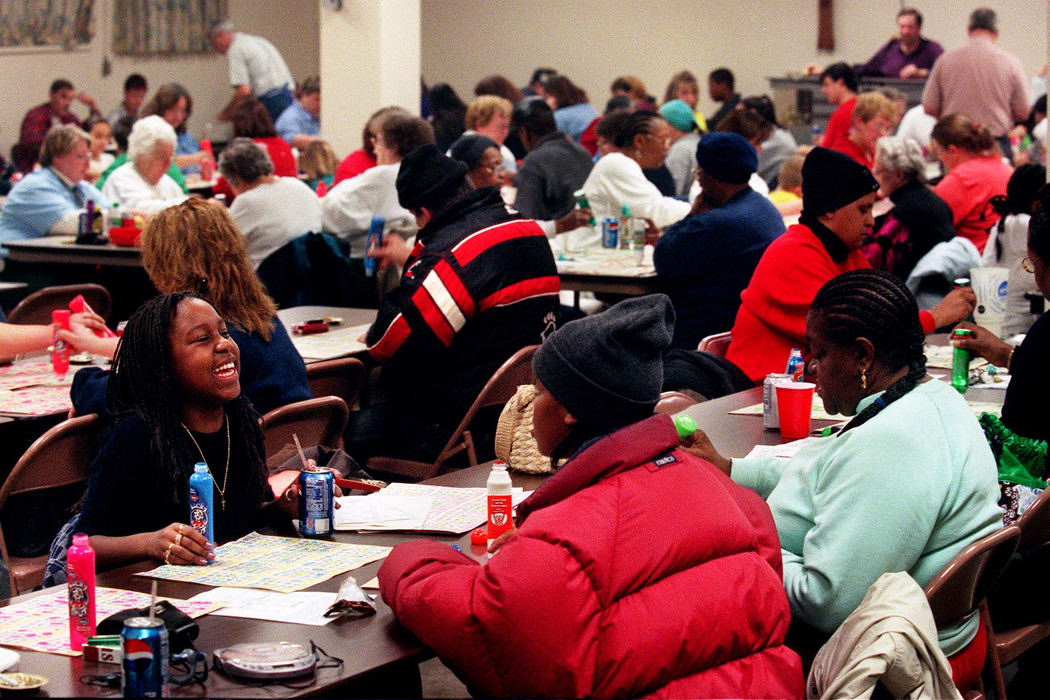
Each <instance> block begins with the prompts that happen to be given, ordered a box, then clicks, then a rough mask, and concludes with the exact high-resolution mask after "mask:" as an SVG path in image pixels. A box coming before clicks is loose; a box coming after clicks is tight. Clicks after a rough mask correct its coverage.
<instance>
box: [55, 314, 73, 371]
mask: <svg viewBox="0 0 1050 700" xmlns="http://www.w3.org/2000/svg"><path fill="white" fill-rule="evenodd" d="M71 315H72V312H71V311H70V310H69V309H55V310H54V311H52V312H51V327H52V329H53V334H54V335H53V337H52V341H53V342H52V346H51V368H52V369H53V370H55V374H57V375H58V376H60V377H64V376H66V372H68V371H69V346H68V345H66V341H64V340H62V339H61V338H59V337H58V332H59V331H60V330H65V331H68V330H69V317H70V316H71Z"/></svg>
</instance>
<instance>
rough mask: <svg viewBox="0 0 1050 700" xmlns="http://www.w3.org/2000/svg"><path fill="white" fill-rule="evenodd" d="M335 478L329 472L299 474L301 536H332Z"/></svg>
mask: <svg viewBox="0 0 1050 700" xmlns="http://www.w3.org/2000/svg"><path fill="white" fill-rule="evenodd" d="M334 507H335V476H334V475H333V474H332V472H330V471H328V470H320V469H318V470H309V471H307V470H306V469H304V470H302V471H301V472H299V534H301V535H305V536H307V537H325V536H327V535H331V534H332V531H333V525H334V514H333V509H334Z"/></svg>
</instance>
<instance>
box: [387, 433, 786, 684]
mask: <svg viewBox="0 0 1050 700" xmlns="http://www.w3.org/2000/svg"><path fill="white" fill-rule="evenodd" d="M677 447H678V436H677V434H676V432H675V429H674V426H673V424H672V423H671V420H670V418H668V417H667V416H664V415H658V416H654V417H652V418H649V419H647V420H645V421H642V422H640V423H635V424H634V425H630V426H628V427H626V428H623V429H621V430H619V431H617V432H615V433H613V434H611V435H609V436H607V437H605V438H603V439H601V440H599V441H597V442H595V443H593V444H591V445H590V446H588V447H587V448H586V449H584V450H583V451H582V452H580V453H579V454H578V455H577V456H576V457H574V458H573V459H572V460H571V461H570V462H569V463H568V464H567V465H565V466H564V467H562V468H561V470H559V471H558V473H556V474H555V475H554V476H552V477H550V478H549V479H548V480H547V481H546V482H544V484H543V485H542V486H541V487H540V488H539V489H537V490H536V491H535V493H533V495H532V496H531V497H530V498H529V499H528V500H527V501H525V502H524V503H522V504H521V506H519V508H518V521H519V530H518V532H517V534H516V535H515V536H514V537H512V538H511V539H510V540H508V541H507V543H506V544H505V545H504V546H503V548H502V549H501V550H500V551H499V552H498V553H497V554H495V555H493V556H492V558H491V559H490V560H489V561H488V562H487V563H485V564H484V565H479V564H478V562H477V561H475V560H473V559H471V558H470V557H468V556H466V555H465V554H462V553H460V552H457V551H455V550H454V549H452V548H451V547H449V546H448V545H446V544H442V543H439V542H434V541H416V542H408V543H404V544H401V545H398V546H397V547H395V548H394V550H393V551H392V552H391V554H390V556H389V557H387V560H386V561H385V562H384V564H383V567H382V568H381V569H380V571H379V585H380V591H381V592H382V595H383V599H384V600H385V601H386V602H387V603H388V604H389V605H390V607H391V608H392V609H393V610H394V612H395V613H396V614H397V616H398V618H399V619H400V620H401V622H402V623H403V624H404V625H405V626H406V627H407V628H408V629H410V630H411V631H412V632H413V633H414V634H416V636H418V637H419V639H420V640H421V641H423V642H424V643H425V644H427V645H428V646H430V647H431V648H432V649H433V650H434V651H435V652H436V653H437V655H438V656H440V657H441V659H442V660H443V661H444V662H445V663H446V664H447V665H448V666H449V667H450V668H451V669H452V670H453V671H455V673H456V675H458V676H459V677H460V678H461V679H462V680H463V681H464V682H465V683H466V684H467V686H468V688H469V689H470V691H471V693H473V694H474V695H482V696H518V697H539V696H555V697H580V696H597V697H615V696H632V697H633V696H639V695H658V696H667V697H800V696H801V695H802V693H803V678H802V672H801V664H800V661H799V659H798V656H797V655H796V654H795V653H794V652H793V651H791V650H790V649H788V648H787V647H785V646H784V645H783V640H784V634H785V633H786V632H787V628H788V624H789V622H790V612H789V608H788V602H787V598H786V595H785V593H784V588H783V582H782V578H781V554H780V543H779V540H778V538H777V533H776V528H775V526H774V523H773V519H772V516H771V514H770V512H769V508H768V507H767V506H766V504H765V502H763V501H762V500H761V499H760V498H758V496H757V495H755V494H754V493H753V492H751V491H748V490H746V489H744V488H741V487H739V486H737V485H736V484H734V483H733V482H732V481H730V479H729V478H728V477H726V476H725V475H724V474H722V473H721V472H719V471H718V470H717V469H715V468H714V467H713V466H711V465H710V464H708V463H707V462H704V461H701V460H698V459H696V458H694V457H692V456H690V455H689V454H687V453H685V452H683V451H680V450H678V449H677Z"/></svg>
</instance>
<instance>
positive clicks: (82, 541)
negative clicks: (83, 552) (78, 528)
mask: <svg viewBox="0 0 1050 700" xmlns="http://www.w3.org/2000/svg"><path fill="white" fill-rule="evenodd" d="M89 544H90V542H89V541H88V536H87V535H85V534H84V533H82V532H78V533H76V534H75V535H73V546H74V547H86V546H87V545H89Z"/></svg>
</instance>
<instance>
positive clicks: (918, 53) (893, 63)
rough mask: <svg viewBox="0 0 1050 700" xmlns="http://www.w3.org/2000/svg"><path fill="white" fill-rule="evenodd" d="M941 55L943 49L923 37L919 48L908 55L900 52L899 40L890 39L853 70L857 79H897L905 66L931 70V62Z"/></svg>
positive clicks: (920, 39)
mask: <svg viewBox="0 0 1050 700" xmlns="http://www.w3.org/2000/svg"><path fill="white" fill-rule="evenodd" d="M942 53H944V49H943V48H941V45H940V44H938V43H937V42H936V41H930V40H929V39H926V38H924V37H920V38H919V48H917V49H915V51H913V52H912V53H910V54H906V53H904V51H902V50H901V42H900V40H899V39H890V40H889V41H888V42H887V43H886V45H885V46H883V47H882V48H881V49H879V50H878V52H877V53H876V54H875V55H874V56H872V57H871V58H870V59H868V62H867V63H865V64H863V65H860V66H856V67H855V68H854V70H855V71H856V73H857V76H858V77H860V76H865V75H870V76H884V77H887V78H897V77H900V73H901V69H902V68H904V66H907V65H914V66H915V67H916V68H923V69H925V70H927V71H928V70H930V69H931V68H933V62H934V61H936V60H937V59H938V58H939V57H940V55H941V54H942Z"/></svg>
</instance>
